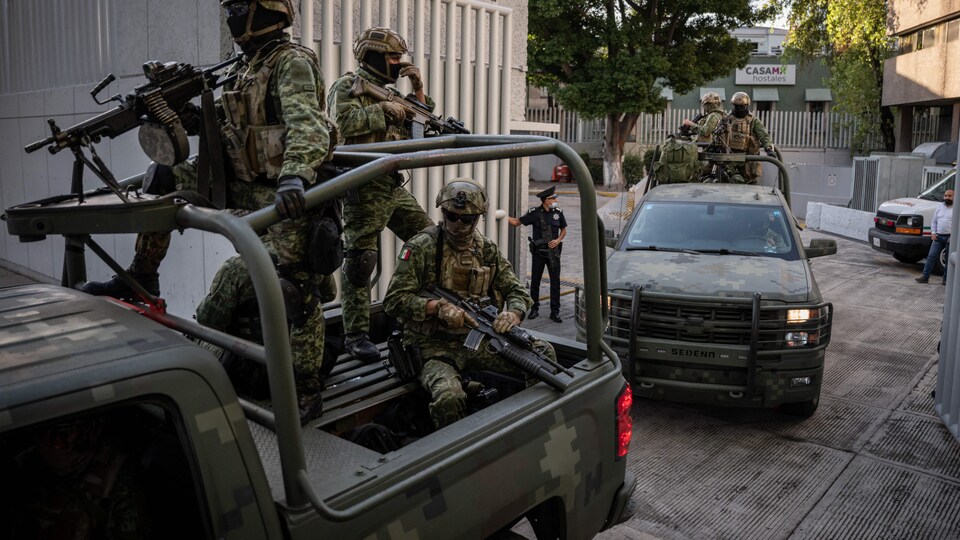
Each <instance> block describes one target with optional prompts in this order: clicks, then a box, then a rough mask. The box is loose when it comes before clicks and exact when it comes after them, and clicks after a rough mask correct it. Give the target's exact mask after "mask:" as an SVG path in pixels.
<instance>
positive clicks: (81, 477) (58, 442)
mask: <svg viewBox="0 0 960 540" xmlns="http://www.w3.org/2000/svg"><path fill="white" fill-rule="evenodd" d="M34 443H35V444H34V445H33V446H31V447H29V448H27V449H26V450H24V451H23V452H22V453H21V454H20V455H18V456H17V458H16V469H15V471H13V478H7V480H8V481H10V485H12V486H22V487H23V488H24V489H25V491H24V492H20V493H18V494H17V497H16V499H15V500H11V501H10V503H11V504H12V505H13V507H12V508H4V510H5V511H7V512H10V515H8V516H4V521H5V523H4V524H3V528H4V529H5V530H6V531H8V534H9V535H10V536H9V537H10V538H71V539H94V538H116V539H123V538H129V539H138V538H151V534H150V532H151V525H150V523H149V519H148V517H149V509H148V506H147V502H146V497H145V496H146V493H147V491H146V489H147V486H145V485H143V484H142V482H140V481H139V480H138V479H137V477H136V474H135V470H134V467H135V466H136V462H135V459H133V458H128V456H127V455H126V454H125V453H123V452H121V451H120V450H119V449H117V448H115V447H114V445H113V444H112V443H109V442H108V441H106V440H105V438H104V434H103V421H102V420H101V419H80V420H71V421H66V422H61V423H58V424H56V425H53V426H50V427H47V428H45V429H42V430H40V431H38V432H37V434H36V435H35V436H34Z"/></svg>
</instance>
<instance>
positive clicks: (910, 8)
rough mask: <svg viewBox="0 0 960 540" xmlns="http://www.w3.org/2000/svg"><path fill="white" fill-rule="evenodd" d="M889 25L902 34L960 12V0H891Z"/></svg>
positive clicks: (894, 31) (891, 30) (892, 30)
mask: <svg viewBox="0 0 960 540" xmlns="http://www.w3.org/2000/svg"><path fill="white" fill-rule="evenodd" d="M887 6H888V17H887V27H888V28H889V29H890V33H891V34H902V33H904V32H909V31H910V30H915V29H917V28H919V27H922V26H926V25H927V24H929V23H930V22H932V21H937V20H940V19H944V18H947V17H949V16H951V15H956V14H958V13H960V0H889V1H888V2H887Z"/></svg>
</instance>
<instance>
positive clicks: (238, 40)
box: [233, 2, 286, 46]
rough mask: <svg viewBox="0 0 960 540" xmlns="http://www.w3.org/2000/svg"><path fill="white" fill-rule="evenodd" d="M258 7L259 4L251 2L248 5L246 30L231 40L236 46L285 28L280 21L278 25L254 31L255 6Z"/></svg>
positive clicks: (284, 24)
mask: <svg viewBox="0 0 960 540" xmlns="http://www.w3.org/2000/svg"><path fill="white" fill-rule="evenodd" d="M259 5H260V2H252V3H251V4H250V11H248V12H247V27H246V30H245V31H244V33H243V35H242V36H240V37H237V38H233V40H234V41H235V42H236V43H237V45H241V46H242V45H243V44H244V43H246V42H248V41H250V39H251V38H255V37H259V36H262V35H264V34H269V33H270V32H273V31H275V30H282V29H284V28H285V27H286V23H284V22H282V21H281V22H278V23H276V24H271V25H270V26H266V27H264V28H260V29H259V30H254V29H253V16H254V13H256V11H257V6H259Z"/></svg>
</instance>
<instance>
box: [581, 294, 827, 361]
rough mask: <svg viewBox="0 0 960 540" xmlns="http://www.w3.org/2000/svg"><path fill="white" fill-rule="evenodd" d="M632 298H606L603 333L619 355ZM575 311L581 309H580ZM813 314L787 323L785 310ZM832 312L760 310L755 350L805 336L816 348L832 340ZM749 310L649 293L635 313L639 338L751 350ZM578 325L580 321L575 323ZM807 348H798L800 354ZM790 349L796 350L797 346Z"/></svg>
mask: <svg viewBox="0 0 960 540" xmlns="http://www.w3.org/2000/svg"><path fill="white" fill-rule="evenodd" d="M631 299H632V295H629V294H626V293H624V292H619V291H618V292H615V293H611V294H610V320H609V325H608V327H607V331H606V334H607V336H609V337H610V338H611V339H610V341H611V345H613V346H614V348H615V349H617V350H618V353H625V352H627V349H628V346H629V345H628V344H629V342H630V322H631V312H630V305H631ZM578 307H579V306H578ZM797 309H810V310H815V312H814V315H813V316H812V317H811V318H810V319H808V320H806V321H803V322H787V312H788V311H789V310H797ZM831 310H832V307H831V306H830V305H829V304H819V305H799V306H798V305H784V304H779V305H766V306H765V305H761V307H760V313H759V325H758V333H757V334H758V339H757V351H758V352H759V351H776V350H783V349H788V347H787V343H786V335H787V333H788V332H806V333H807V334H808V335H810V336H816V345H815V346H825V345H826V344H827V343H828V342H829V340H830V326H831V320H832V312H831ZM752 317H753V308H752V305H751V304H750V303H746V302H742V301H740V302H735V301H731V302H729V303H723V302H718V301H717V300H716V299H701V300H692V299H689V297H688V298H683V297H682V296H681V295H678V296H677V297H675V298H670V295H661V294H650V295H648V296H645V295H641V296H640V306H639V311H638V313H637V328H636V336H637V337H638V338H651V339H663V340H671V341H680V342H688V343H704V344H714V345H739V346H748V347H749V346H750V345H751V337H752V336H751V334H752ZM578 322H579V321H578ZM803 348H810V347H799V349H803ZM790 349H793V350H797V349H798V348H796V347H790Z"/></svg>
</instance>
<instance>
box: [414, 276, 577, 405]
mask: <svg viewBox="0 0 960 540" xmlns="http://www.w3.org/2000/svg"><path fill="white" fill-rule="evenodd" d="M427 292H428V293H430V294H432V295H434V296H436V297H437V298H442V299H444V300H446V301H447V302H450V303H451V304H454V305H456V306H457V307H458V308H460V309H462V310H463V311H464V312H465V313H466V314H467V315H470V316H471V317H473V320H475V321H476V322H477V325H476V327H474V328H472V329H471V330H470V333H469V334H467V338H466V339H465V340H464V341H463V346H464V347H466V348H468V349H470V350H471V351H476V350H479V349H480V343H481V342H482V341H483V338H484V337H488V338H490V345H491V346H492V347H493V350H495V351H496V352H497V354H499V355H500V356H502V357H504V358H506V359H507V360H509V361H510V362H512V363H514V364H515V365H516V366H517V367H519V368H520V369H522V370H523V371H525V372H527V373H529V374H530V375H533V376H534V377H536V378H538V379H540V380H541V381H543V382H545V383H547V384H549V385H550V386H552V387H554V388H555V389H557V390H559V391H560V392H563V391H564V390H566V389H567V387H568V386H569V385H570V383H569V382H567V381H563V380H561V379H560V377H558V376H557V375H558V374H559V373H564V374H566V375H569V376H570V377H573V373H572V372H571V371H570V370H569V369H567V368H565V367H563V366H561V365H560V364H558V363H557V362H555V361H554V360H552V359H550V358H549V357H548V356H547V355H545V354H543V353H541V352H539V351H537V350H536V349H535V348H534V346H533V342H534V339H533V336H531V335H530V333H529V332H527V331H526V330H524V329H523V328H520V327H519V326H514V327H513V328H511V329H510V331H509V332H507V333H505V334H501V333H499V332H497V331H496V330H494V329H493V321H495V320H496V318H497V314H498V312H497V308H496V306H493V305H490V306H486V307H484V308H481V307H480V306H478V305H477V304H475V303H473V302H471V301H469V300H466V299H463V298H460V297H459V296H458V295H457V294H455V293H453V292H451V291H448V290H446V289H444V288H443V287H437V286H434V285H431V286H430V287H428V288H427Z"/></svg>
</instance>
